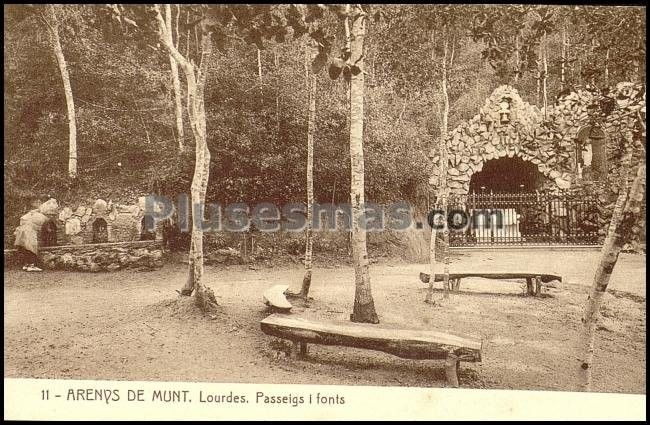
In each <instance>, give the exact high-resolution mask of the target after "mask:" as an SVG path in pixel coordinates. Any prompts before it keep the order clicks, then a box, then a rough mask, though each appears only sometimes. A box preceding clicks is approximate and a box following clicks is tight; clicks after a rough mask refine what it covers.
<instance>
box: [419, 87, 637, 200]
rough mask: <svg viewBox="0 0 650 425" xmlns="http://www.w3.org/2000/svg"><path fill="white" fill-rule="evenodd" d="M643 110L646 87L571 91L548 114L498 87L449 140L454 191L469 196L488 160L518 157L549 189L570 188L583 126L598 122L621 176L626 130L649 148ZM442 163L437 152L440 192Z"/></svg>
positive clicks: (433, 176) (433, 181) (436, 184)
mask: <svg viewBox="0 0 650 425" xmlns="http://www.w3.org/2000/svg"><path fill="white" fill-rule="evenodd" d="M504 99H505V100H507V101H508V103H509V108H508V110H509V114H508V117H507V118H508V120H507V122H502V119H501V118H502V113H503V112H504V110H503V109H504V108H502V106H501V103H502V102H503V101H504ZM641 111H643V113H644V114H645V87H644V86H642V85H640V84H633V83H620V84H618V85H617V86H616V88H614V89H612V90H610V91H609V92H608V93H602V92H596V91H593V90H592V91H590V90H578V91H576V92H571V93H568V94H566V95H563V96H561V97H560V98H559V99H558V101H557V102H556V103H555V104H554V105H551V106H549V108H548V110H547V111H546V113H545V111H544V110H543V109H541V110H540V109H539V108H537V107H536V106H534V105H530V104H529V103H526V102H524V101H523V100H522V99H521V97H520V96H519V94H518V93H517V90H516V89H514V88H513V87H511V86H507V85H504V86H501V87H498V88H497V89H496V90H495V91H494V92H493V93H492V94H491V95H490V97H488V98H487V99H486V101H485V104H484V106H483V107H482V108H480V110H479V113H478V114H477V115H475V116H474V117H473V118H471V119H470V120H469V121H465V122H463V123H461V124H460V125H459V126H458V127H456V128H455V129H454V130H452V131H451V132H450V133H449V135H448V137H447V140H446V143H447V146H448V151H449V164H448V172H447V178H448V182H449V187H450V191H451V193H452V194H466V193H468V191H469V182H470V180H471V177H472V174H474V173H475V172H478V171H481V170H482V168H483V164H484V163H485V162H486V161H489V160H491V159H497V158H502V157H510V158H512V157H513V156H519V157H521V158H522V159H523V160H526V161H530V162H532V163H533V164H535V165H536V166H537V169H538V170H539V171H540V173H542V174H543V175H544V176H546V177H547V178H548V181H547V182H546V183H547V184H546V185H545V186H546V188H547V189H553V190H566V189H569V188H570V187H571V185H572V183H574V182H575V181H576V180H577V176H576V175H575V173H574V171H573V170H574V169H575V168H574V167H575V161H576V158H575V153H574V152H575V141H576V136H577V134H578V132H579V131H580V129H581V128H583V127H585V126H587V125H594V124H596V125H598V126H601V127H602V129H603V131H604V132H605V134H606V136H607V140H606V143H607V156H608V164H609V166H610V174H612V173H614V175H615V174H618V171H617V169H616V167H617V161H616V160H617V159H620V154H621V153H620V149H617V147H619V146H620V140H621V138H622V137H624V135H625V132H627V131H631V132H633V134H634V136H633V137H634V138H635V140H640V139H642V143H643V145H644V146H645V127H644V126H642V125H641V124H640V121H642V120H643V118H642V117H641ZM639 155H640V153H637V156H636V158H637V159H638V158H639ZM438 161H439V156H438V155H437V154H436V153H435V152H433V153H432V162H433V164H434V165H433V167H432V174H431V179H430V183H431V185H432V187H433V188H434V190H435V188H437V187H439V184H440V178H441V176H440V172H439V171H440V170H439V168H438V166H437V164H438ZM619 163H620V162H619ZM549 182H552V184H548V183H549Z"/></svg>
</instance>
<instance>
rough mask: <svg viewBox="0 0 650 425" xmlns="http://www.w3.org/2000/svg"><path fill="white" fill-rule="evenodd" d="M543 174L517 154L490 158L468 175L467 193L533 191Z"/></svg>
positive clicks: (540, 181)
mask: <svg viewBox="0 0 650 425" xmlns="http://www.w3.org/2000/svg"><path fill="white" fill-rule="evenodd" d="M544 178H545V176H544V175H543V174H542V173H541V172H540V171H539V170H538V168H537V166H536V165H535V164H533V163H532V162H530V161H524V160H523V159H521V158H520V157H519V156H513V157H507V156H505V157H501V158H497V159H491V160H488V161H486V162H485V163H484V164H483V168H482V169H481V170H480V171H476V172H474V173H473V174H472V175H471V177H470V182H469V193H527V192H534V191H535V190H536V189H537V188H538V187H539V186H540V184H541V183H542V181H543V179H544Z"/></svg>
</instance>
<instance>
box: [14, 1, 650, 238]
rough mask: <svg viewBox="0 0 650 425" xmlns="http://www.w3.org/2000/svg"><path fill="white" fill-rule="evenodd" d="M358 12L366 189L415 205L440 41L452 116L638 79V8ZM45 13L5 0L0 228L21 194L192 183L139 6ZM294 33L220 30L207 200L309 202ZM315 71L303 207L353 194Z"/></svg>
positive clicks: (182, 17) (325, 90)
mask: <svg viewBox="0 0 650 425" xmlns="http://www.w3.org/2000/svg"><path fill="white" fill-rule="evenodd" d="M260 7H264V6H260ZM267 7H268V6H267ZM364 7H365V8H366V9H367V12H368V14H369V16H371V17H372V19H370V20H369V22H368V24H367V25H366V38H365V53H364V61H365V69H364V72H365V73H366V75H365V102H366V104H365V116H364V129H365V134H364V151H365V182H366V185H365V191H366V200H368V201H372V202H382V203H384V202H393V201H399V200H405V201H407V202H409V203H410V204H412V205H414V206H421V207H422V208H424V207H425V206H427V199H428V198H427V194H428V179H429V167H430V164H429V163H430V159H429V158H428V156H427V154H428V152H430V151H431V149H432V147H433V144H434V143H436V140H437V139H438V137H439V136H440V127H441V126H440V120H441V108H442V107H443V106H442V105H443V99H442V94H441V77H440V75H441V64H442V58H443V55H444V54H445V53H444V49H443V47H444V45H445V44H446V45H447V55H450V56H445V58H447V62H446V63H447V74H448V95H449V117H448V126H449V128H450V129H453V128H454V127H455V126H456V125H458V124H459V123H460V122H461V121H462V120H465V119H468V118H470V117H471V116H473V115H474V114H476V112H477V110H478V108H479V107H480V105H482V104H483V102H484V99H485V98H486V97H487V96H489V95H490V93H491V92H492V91H493V90H494V89H495V88H496V87H497V86H499V85H501V84H511V85H512V86H514V87H515V88H516V89H517V90H518V91H519V93H520V95H521V96H522V98H523V99H524V100H525V101H527V102H530V103H532V104H537V105H538V106H540V107H541V106H543V104H544V99H546V101H547V102H548V103H549V104H550V103H552V102H553V101H554V99H555V98H556V97H557V95H558V94H559V93H561V92H563V91H566V90H571V89H572V88H574V87H578V86H586V85H591V86H594V87H600V88H605V87H610V86H613V85H615V84H616V83H617V82H620V81H636V82H639V81H643V80H644V79H645V9H644V8H641V7H586V6H579V7H568V6H544V7H533V6H492V7H485V6H471V7H469V6H467V7H460V6H423V5H405V6H395V5H364ZM171 12H172V13H171V17H172V24H173V27H174V28H176V29H175V30H174V31H172V33H173V34H174V35H175V41H176V43H177V44H178V48H179V50H180V51H181V52H182V53H185V52H192V51H193V50H192V49H195V50H198V48H199V47H200V46H199V45H198V36H197V35H196V31H197V30H196V26H192V25H191V24H190V25H188V24H187V23H188V22H189V23H191V22H194V21H196V20H197V19H200V18H201V17H202V16H204V14H205V12H204V11H203V8H202V7H200V6H192V7H190V6H187V5H182V6H180V7H177V6H172V7H171ZM52 13H53V16H51V17H48V16H49V15H47V11H45V9H44V7H43V6H25V5H6V6H5V13H4V25H5V55H4V66H5V73H4V84H5V109H4V112H5V129H4V131H5V133H4V137H5V144H4V149H5V151H4V152H5V161H4V167H5V170H4V177H5V185H4V191H5V192H4V193H5V204H4V206H5V209H4V220H5V221H4V223H5V235H7V234H11V232H10V231H9V232H7V230H6V229H8V228H13V227H14V226H15V225H16V224H18V217H20V215H22V214H24V213H25V211H27V210H28V209H29V208H30V203H31V202H32V201H33V199H34V198H35V197H39V198H46V197H48V196H51V197H55V198H56V199H58V200H59V202H60V203H66V202H70V203H75V204H76V203H79V202H84V201H85V202H90V201H92V200H94V199H97V198H102V199H111V200H113V201H114V202H122V203H130V202H134V201H135V200H136V199H137V197H138V196H142V195H144V194H148V193H150V192H152V191H159V192H162V193H165V194H168V195H174V194H176V193H182V192H184V193H187V192H188V191H189V186H190V182H191V179H192V173H193V169H194V152H193V149H186V150H185V151H183V152H181V151H179V138H180V135H179V131H178V129H177V127H176V116H175V105H174V88H173V82H172V77H171V75H172V74H171V70H170V60H169V55H168V54H167V52H166V51H165V49H164V48H162V46H161V45H160V43H159V41H158V34H157V33H156V31H155V30H154V29H151V28H147V27H146V26H143V25H142V23H141V22H140V21H138V20H137V19H136V21H137V24H138V25H135V21H131V22H134V24H133V25H131V24H130V23H129V20H130V19H129V18H127V16H131V15H129V14H128V13H126V12H125V13H124V14H123V15H120V14H119V13H116V12H115V11H114V10H113V9H112V8H111V7H109V6H99V5H66V6H64V7H55V8H52ZM142 13H144V12H142ZM134 16H137V14H136V15H134ZM54 18H55V19H56V21H54V22H56V24H57V27H56V28H57V30H58V34H59V37H60V44H61V47H62V51H63V54H64V56H65V60H66V62H67V69H68V72H69V76H70V83H71V89H72V93H73V97H74V102H75V113H76V123H77V129H76V131H77V137H76V140H77V152H78V163H77V167H78V171H77V176H76V178H70V177H69V173H68V165H69V164H68V156H69V151H68V147H69V146H68V143H69V140H68V139H69V127H68V118H67V109H66V101H65V96H64V88H63V85H62V79H61V73H60V72H59V67H58V66H57V61H56V59H55V55H54V50H53V40H52V27H51V25H52V22H53V21H52V20H51V19H54ZM134 19H135V18H134ZM151 21H152V22H155V21H154V20H153V19H151ZM326 24H327V23H324V24H323V25H324V26H326ZM337 25H338V23H337V22H335V21H334V20H333V21H332V22H331V26H332V27H336V26H337ZM332 32H334V31H332ZM305 43H306V41H305V39H304V37H301V38H291V37H288V38H287V39H286V40H284V42H279V41H278V40H273V39H272V40H269V41H265V42H264V44H263V46H261V47H263V48H261V49H260V48H259V47H258V46H257V45H256V44H255V43H251V42H250V40H247V39H245V38H242V37H239V36H238V35H237V34H236V33H235V32H232V33H225V34H223V35H222V37H221V38H220V40H218V43H217V45H216V46H215V47H216V48H215V53H214V54H213V56H212V60H211V61H210V63H209V64H208V67H209V76H208V81H207V85H206V92H205V109H206V115H207V141H208V145H209V148H210V151H211V154H212V155H211V157H212V161H211V165H210V181H209V185H208V192H207V200H208V201H209V202H222V203H229V202H246V203H248V204H249V205H253V204H255V203H257V202H261V201H272V202H274V203H276V204H280V203H285V202H305V199H306V192H305V191H306V187H305V164H306V161H307V147H306V134H307V117H308V114H307V112H308V81H307V79H306V72H305V63H306V57H305V55H306V53H305ZM340 44H341V40H340V39H336V40H334V45H335V46H338V47H340ZM545 69H546V72H545ZM316 78H317V96H316V131H315V135H314V154H313V155H314V197H315V202H321V203H326V202H349V197H350V192H349V188H350V172H349V167H350V158H349V149H348V146H349V145H348V143H349V132H348V121H347V120H348V113H347V111H348V109H347V108H348V103H347V102H348V94H347V84H346V83H345V81H344V80H342V79H337V80H331V79H330V78H329V77H328V76H327V72H321V73H319V74H318V75H317V76H316ZM182 81H183V84H181V86H182V89H181V90H184V80H182ZM183 99H184V97H183ZM183 103H185V102H184V101H183ZM183 114H184V115H187V111H186V110H185V109H184V108H183ZM183 118H184V119H183V121H184V125H185V127H186V128H185V130H184V133H185V137H184V138H183V142H184V144H185V145H188V146H189V145H191V144H192V143H193V140H192V137H191V131H190V130H189V129H188V128H189V124H188V120H187V118H186V117H185V116H184V117H183ZM5 244H6V237H5Z"/></svg>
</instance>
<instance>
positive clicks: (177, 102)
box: [165, 4, 185, 152]
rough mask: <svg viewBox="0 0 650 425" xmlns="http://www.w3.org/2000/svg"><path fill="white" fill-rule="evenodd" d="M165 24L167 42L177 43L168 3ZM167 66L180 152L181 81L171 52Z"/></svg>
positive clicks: (181, 127)
mask: <svg viewBox="0 0 650 425" xmlns="http://www.w3.org/2000/svg"><path fill="white" fill-rule="evenodd" d="M165 24H166V28H167V31H166V32H165V36H166V37H167V42H168V43H169V44H170V45H172V46H176V45H177V43H174V37H173V25H172V9H171V5H170V4H166V5H165ZM177 37H178V35H177ZM169 66H170V68H171V77H172V86H173V88H174V113H175V115H176V134H177V135H178V150H179V151H181V152H182V151H183V150H185V142H184V137H185V135H184V130H183V101H182V100H181V96H182V94H181V81H180V79H179V76H178V63H176V59H174V57H173V56H172V55H171V54H170V55H169Z"/></svg>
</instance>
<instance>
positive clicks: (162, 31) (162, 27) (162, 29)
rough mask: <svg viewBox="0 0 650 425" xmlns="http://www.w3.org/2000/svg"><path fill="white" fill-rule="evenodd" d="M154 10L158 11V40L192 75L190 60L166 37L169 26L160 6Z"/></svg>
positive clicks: (155, 6)
mask: <svg viewBox="0 0 650 425" xmlns="http://www.w3.org/2000/svg"><path fill="white" fill-rule="evenodd" d="M154 9H155V10H156V21H157V22H158V38H159V39H160V41H161V42H162V44H163V45H164V46H165V47H166V48H167V51H168V52H169V54H170V55H172V57H173V58H174V59H175V60H176V62H178V64H179V65H180V66H182V67H183V69H184V70H185V72H186V73H192V72H193V70H192V64H190V63H189V62H188V60H187V59H186V58H185V57H184V56H183V55H182V54H181V53H180V52H179V51H178V49H176V47H175V46H174V45H173V44H170V43H169V40H168V39H167V37H166V36H165V35H166V32H167V25H166V24H165V20H164V19H163V16H162V13H161V12H160V5H158V4H155V5H154Z"/></svg>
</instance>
